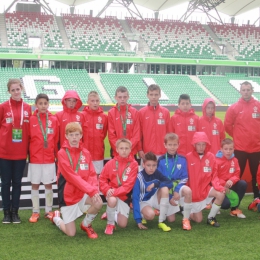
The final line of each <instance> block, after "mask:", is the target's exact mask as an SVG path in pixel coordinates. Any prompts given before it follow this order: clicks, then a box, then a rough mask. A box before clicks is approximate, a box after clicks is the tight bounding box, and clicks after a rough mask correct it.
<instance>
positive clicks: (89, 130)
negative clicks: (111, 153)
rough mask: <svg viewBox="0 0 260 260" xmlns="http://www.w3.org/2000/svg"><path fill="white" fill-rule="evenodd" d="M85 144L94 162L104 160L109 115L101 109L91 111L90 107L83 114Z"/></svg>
mask: <svg viewBox="0 0 260 260" xmlns="http://www.w3.org/2000/svg"><path fill="white" fill-rule="evenodd" d="M82 114H83V117H84V124H83V142H84V146H85V147H86V148H87V149H88V151H89V152H90V154H91V157H92V160H93V161H99V160H103V159H104V152H105V145H104V139H105V138H106V135H107V125H108V123H107V115H106V114H104V112H103V110H102V108H101V107H99V108H98V110H91V109H90V108H89V107H88V106H87V107H85V108H84V110H83V112H82Z"/></svg>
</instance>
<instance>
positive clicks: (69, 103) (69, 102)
mask: <svg viewBox="0 0 260 260" xmlns="http://www.w3.org/2000/svg"><path fill="white" fill-rule="evenodd" d="M61 103H62V105H63V110H62V111H60V112H58V113H56V117H57V119H58V122H59V147H62V144H63V142H64V140H65V127H66V125H67V124H68V123H70V122H78V123H79V124H81V125H83V115H82V113H80V112H79V111H78V110H79V108H81V106H82V101H81V99H80V97H79V95H78V93H77V92H76V91H75V90H68V91H66V93H65V95H64V97H63V98H62V100H61Z"/></svg>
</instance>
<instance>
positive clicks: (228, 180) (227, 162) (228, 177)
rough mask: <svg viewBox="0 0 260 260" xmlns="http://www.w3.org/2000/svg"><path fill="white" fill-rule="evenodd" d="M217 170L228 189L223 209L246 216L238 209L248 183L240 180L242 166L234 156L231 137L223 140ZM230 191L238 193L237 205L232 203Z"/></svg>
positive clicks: (222, 184)
mask: <svg viewBox="0 0 260 260" xmlns="http://www.w3.org/2000/svg"><path fill="white" fill-rule="evenodd" d="M216 157H217V158H216V162H217V166H218V169H217V172H218V178H219V183H220V185H221V186H223V187H224V188H225V190H226V196H225V199H224V201H223V202H222V205H221V208H222V209H231V211H230V215H231V216H233V217H234V216H236V217H238V218H246V216H245V215H244V214H243V213H242V211H241V210H240V209H238V206H239V204H240V203H241V200H242V199H243V197H244V195H245V192H246V187H247V183H246V182H245V181H244V180H240V168H239V164H238V161H237V158H235V157H234V143H233V141H232V140H231V139H229V138H226V139H224V140H222V142H221V150H220V151H219V152H218V153H217V155H216ZM230 191H234V192H235V193H236V194H237V195H238V202H237V204H236V205H231V202H230V200H229V199H228V197H227V195H228V194H230Z"/></svg>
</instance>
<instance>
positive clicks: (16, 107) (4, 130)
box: [0, 98, 31, 160]
mask: <svg viewBox="0 0 260 260" xmlns="http://www.w3.org/2000/svg"><path fill="white" fill-rule="evenodd" d="M9 102H10V103H11V107H12V111H13V117H14V128H20V123H21V109H22V102H23V100H21V101H15V100H13V99H12V98H10V101H9V100H8V101H5V102H4V103H2V104H0V136H1V138H0V158H2V159H8V160H23V159H26V158H27V155H28V148H29V118H30V116H31V107H30V106H29V105H28V104H26V103H25V102H23V123H22V142H13V141H12V128H13V124H12V113H11V109H10V104H9Z"/></svg>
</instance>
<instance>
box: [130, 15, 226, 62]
mask: <svg viewBox="0 0 260 260" xmlns="http://www.w3.org/2000/svg"><path fill="white" fill-rule="evenodd" d="M126 21H127V22H128V25H129V26H130V27H131V29H132V31H133V32H134V33H138V34H140V35H141V37H142V38H143V39H144V40H145V41H146V43H147V45H148V46H149V48H150V50H151V52H149V53H147V54H148V55H150V54H151V53H154V54H155V55H159V56H161V57H166V58H194V59H228V58H227V56H225V55H217V54H216V52H215V51H214V49H213V48H212V47H211V45H210V43H211V41H212V39H211V37H210V36H209V34H208V32H207V31H206V30H205V29H204V27H203V26H202V25H201V24H200V23H199V22H189V23H184V22H181V21H177V20H168V19H166V20H164V21H160V20H155V19H150V18H147V19H145V20H138V19H135V18H132V17H126Z"/></svg>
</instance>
